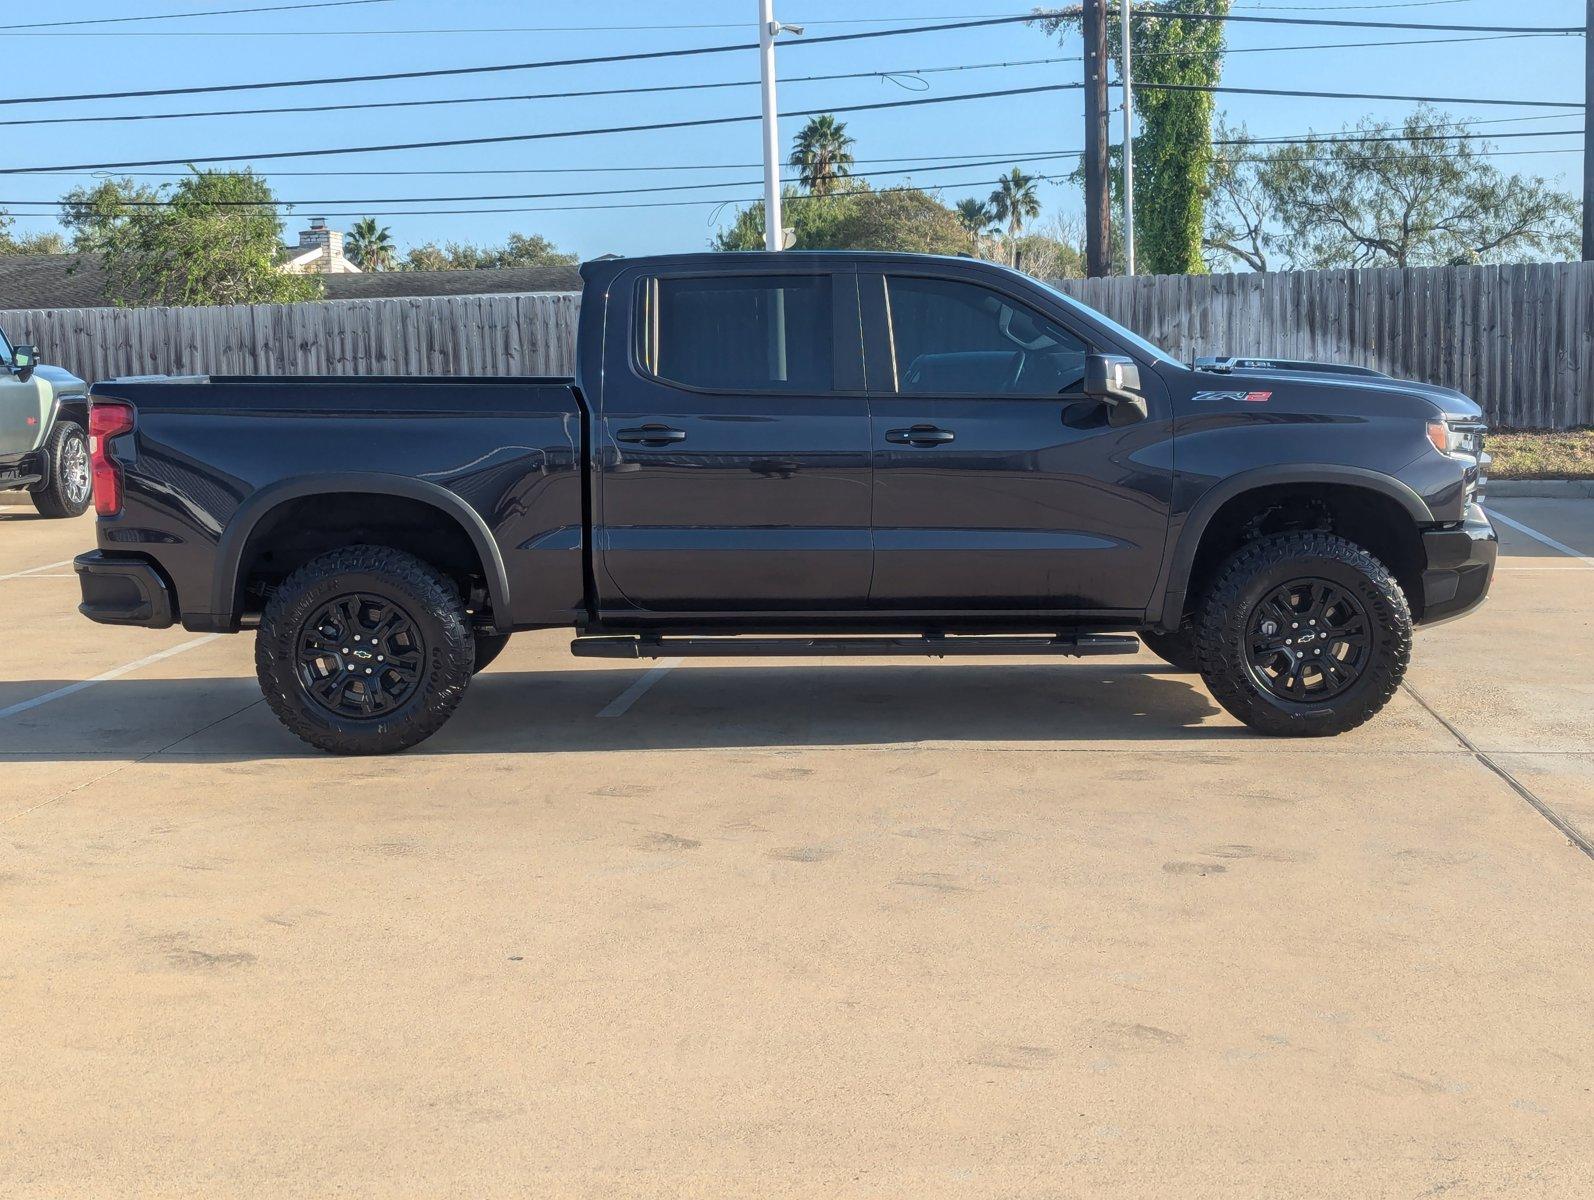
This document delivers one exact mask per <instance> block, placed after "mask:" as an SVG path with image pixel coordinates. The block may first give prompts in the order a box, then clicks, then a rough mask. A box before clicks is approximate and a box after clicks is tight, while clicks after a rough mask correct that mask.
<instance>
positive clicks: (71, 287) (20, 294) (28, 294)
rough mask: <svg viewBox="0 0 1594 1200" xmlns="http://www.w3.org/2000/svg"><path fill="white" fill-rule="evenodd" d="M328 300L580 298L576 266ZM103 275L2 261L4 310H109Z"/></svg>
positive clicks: (41, 257)
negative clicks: (514, 295) (518, 294)
mask: <svg viewBox="0 0 1594 1200" xmlns="http://www.w3.org/2000/svg"><path fill="white" fill-rule="evenodd" d="M321 279H322V281H323V282H324V283H325V284H326V296H327V299H328V300H374V299H385V298H393V297H406V296H486V295H497V294H503V293H509V292H579V291H580V290H581V273H580V271H579V270H578V269H577V268H576V267H574V266H552V267H506V268H504V269H502V270H477V271H378V272H367V273H365V274H360V275H341V274H340V275H324V276H321ZM110 306H111V302H110V301H109V300H107V299H106V297H105V272H104V271H102V270H101V269H100V265H99V263H98V262H97V261H95V260H94V259H93V258H91V257H88V256H86V255H76V254H10V255H0V309H19V308H108V307H110Z"/></svg>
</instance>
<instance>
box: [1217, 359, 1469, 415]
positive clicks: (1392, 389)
mask: <svg viewBox="0 0 1594 1200" xmlns="http://www.w3.org/2000/svg"><path fill="white" fill-rule="evenodd" d="M1197 363H1198V364H1199V365H1198V367H1197V370H1196V374H1197V375H1198V376H1202V377H1205V378H1208V379H1211V380H1212V381H1213V382H1212V386H1213V387H1235V388H1239V387H1242V386H1243V387H1252V386H1255V385H1259V384H1264V383H1271V384H1274V385H1276V390H1278V391H1280V392H1282V393H1285V394H1286V395H1291V396H1296V397H1299V398H1301V399H1303V400H1304V399H1305V398H1306V397H1308V396H1311V395H1314V394H1315V395H1323V394H1327V393H1334V394H1336V395H1337V396H1339V397H1342V398H1350V397H1365V398H1366V399H1367V400H1368V401H1369V402H1370V403H1374V404H1377V403H1379V401H1380V400H1381V401H1382V402H1383V405H1387V406H1388V407H1391V408H1394V407H1401V408H1406V409H1408V410H1409V411H1411V413H1412V415H1418V416H1435V417H1439V416H1447V417H1468V418H1473V419H1480V420H1481V419H1482V417H1483V409H1482V408H1481V407H1480V406H1479V405H1478V404H1477V402H1475V401H1473V400H1471V399H1469V398H1468V397H1467V396H1465V395H1463V394H1462V393H1461V392H1458V391H1456V390H1455V389H1454V388H1448V387H1441V386H1440V385H1438V384H1436V383H1422V382H1420V381H1418V380H1415V379H1396V378H1395V377H1394V376H1392V375H1385V374H1383V373H1382V372H1379V371H1373V370H1370V369H1368V368H1366V367H1353V366H1342V365H1339V364H1337V363H1307V362H1300V363H1297V362H1287V361H1284V360H1279V359H1219V360H1213V359H1198V360H1197ZM1231 364H1232V365H1231Z"/></svg>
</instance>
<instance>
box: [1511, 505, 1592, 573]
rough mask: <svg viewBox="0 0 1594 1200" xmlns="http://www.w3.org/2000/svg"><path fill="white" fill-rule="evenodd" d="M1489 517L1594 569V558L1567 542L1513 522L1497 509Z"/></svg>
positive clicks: (1518, 522)
mask: <svg viewBox="0 0 1594 1200" xmlns="http://www.w3.org/2000/svg"><path fill="white" fill-rule="evenodd" d="M1489 515H1490V516H1491V517H1493V518H1494V519H1495V520H1496V521H1499V522H1501V523H1503V524H1505V525H1509V526H1510V527H1511V528H1512V529H1515V530H1516V531H1517V532H1518V533H1525V534H1527V535H1528V536H1529V537H1530V538H1532V539H1533V540H1534V541H1536V542H1543V543H1544V544H1545V545H1546V546H1548V547H1549V548H1550V549H1551V550H1559V551H1560V552H1561V553H1562V554H1567V555H1570V556H1571V557H1573V558H1575V559H1577V561H1578V562H1580V563H1582V564H1583V565H1584V566H1585V567H1594V558H1590V557H1589V556H1588V555H1586V554H1584V553H1583V552H1582V551H1581V550H1574V549H1572V547H1570V546H1568V545H1567V544H1566V543H1565V542H1558V541H1556V540H1555V539H1554V538H1552V537H1550V536H1549V534H1546V533H1540V532H1539V531H1538V530H1537V529H1532V528H1529V527H1528V526H1526V525H1524V524H1522V522H1521V521H1513V520H1512V519H1511V518H1510V517H1508V516H1506V515H1505V514H1504V513H1503V512H1501V511H1500V510H1499V509H1497V508H1491V509H1489Z"/></svg>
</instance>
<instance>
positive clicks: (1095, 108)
mask: <svg viewBox="0 0 1594 1200" xmlns="http://www.w3.org/2000/svg"><path fill="white" fill-rule="evenodd" d="M1589 5H1590V7H1591V9H1594V0H1589ZM1082 15H1083V17H1084V33H1085V274H1087V275H1089V276H1091V277H1092V278H1095V277H1097V276H1100V275H1106V274H1109V273H1110V272H1111V270H1112V261H1111V259H1112V205H1111V199H1110V196H1109V191H1110V187H1109V184H1108V175H1109V168H1108V161H1107V11H1106V0H1084V11H1083V14H1082Z"/></svg>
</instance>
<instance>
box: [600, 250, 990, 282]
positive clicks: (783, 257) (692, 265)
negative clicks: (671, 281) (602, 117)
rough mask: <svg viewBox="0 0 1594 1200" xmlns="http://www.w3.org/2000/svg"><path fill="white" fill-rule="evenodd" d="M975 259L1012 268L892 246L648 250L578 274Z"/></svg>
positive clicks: (607, 260)
mask: <svg viewBox="0 0 1594 1200" xmlns="http://www.w3.org/2000/svg"><path fill="white" fill-rule="evenodd" d="M969 262H978V263H980V264H981V265H982V266H986V267H990V268H991V269H993V270H997V271H1004V272H1007V271H1012V268H1011V267H1008V266H1006V265H1004V264H1002V263H993V262H989V261H988V260H985V259H976V258H973V257H972V256H970V255H961V254H959V255H951V254H908V253H903V252H901V251H893V250H780V251H771V250H700V251H695V252H693V253H689V254H649V255H643V256H641V257H639V258H602V259H595V260H593V261H591V262H585V263H582V264H581V277H582V279H584V280H586V281H587V282H589V283H590V282H591V281H592V280H594V279H606V278H608V277H610V276H611V275H614V274H616V273H618V272H619V271H622V270H626V269H629V268H631V267H646V268H650V269H653V270H681V269H683V268H684V269H687V270H712V269H714V268H715V267H729V266H736V267H745V266H750V265H756V266H768V267H778V266H781V265H782V264H785V265H786V266H787V267H788V268H790V267H791V265H792V264H793V263H799V264H803V265H805V266H807V267H809V268H812V267H815V266H818V265H821V264H825V263H882V264H884V263H890V264H893V265H896V266H901V265H904V264H911V263H920V264H923V265H925V266H944V265H946V264H948V263H969Z"/></svg>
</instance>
